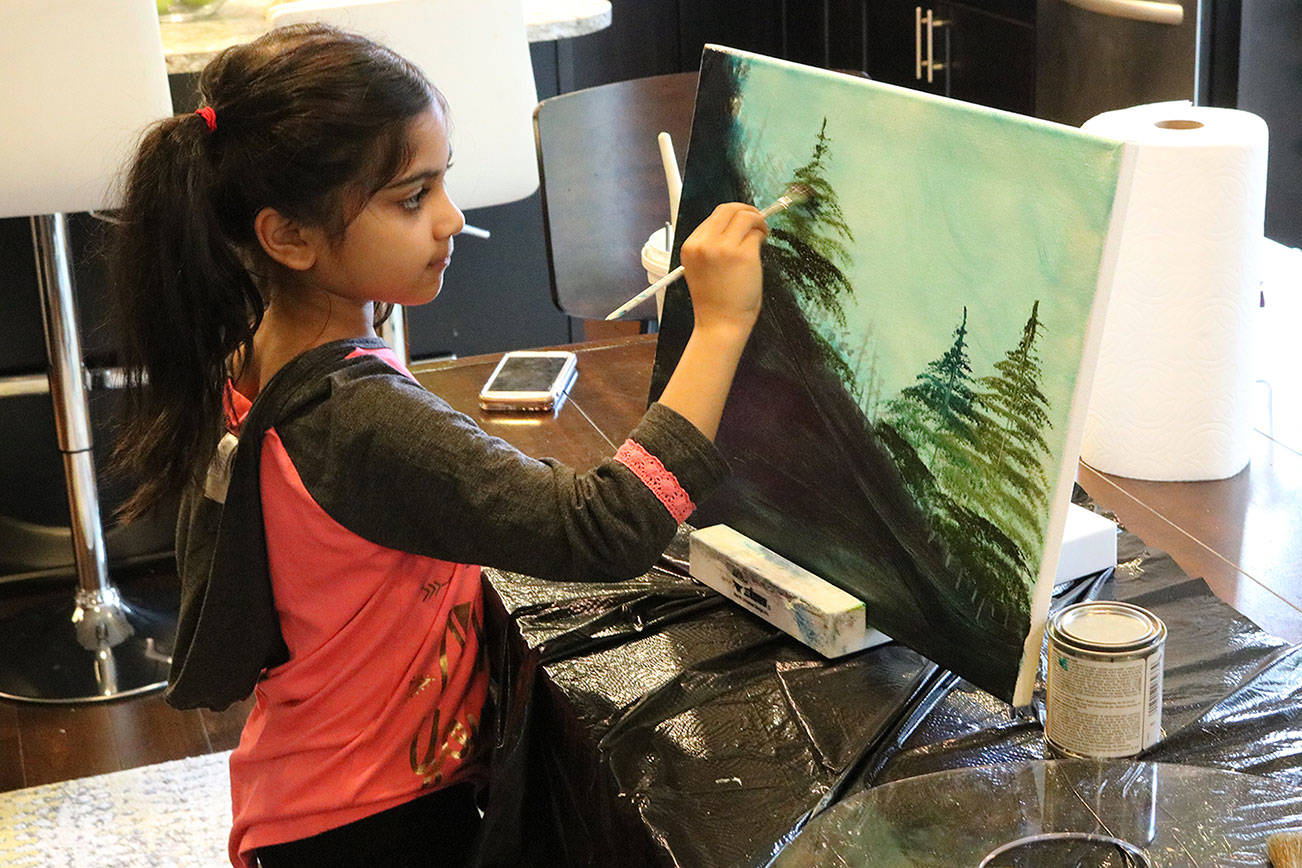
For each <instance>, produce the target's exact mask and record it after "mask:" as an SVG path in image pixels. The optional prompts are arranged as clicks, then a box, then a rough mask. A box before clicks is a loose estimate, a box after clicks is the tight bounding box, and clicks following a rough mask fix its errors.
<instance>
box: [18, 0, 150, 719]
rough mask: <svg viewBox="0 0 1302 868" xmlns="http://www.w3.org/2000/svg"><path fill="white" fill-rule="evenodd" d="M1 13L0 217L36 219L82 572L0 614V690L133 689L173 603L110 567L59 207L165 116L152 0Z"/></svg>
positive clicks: (84, 205) (39, 2)
mask: <svg viewBox="0 0 1302 868" xmlns="http://www.w3.org/2000/svg"><path fill="white" fill-rule="evenodd" d="M0 22H2V23H3V24H4V32H3V33H2V34H0V81H3V82H4V87H3V88H0V129H3V131H4V132H3V134H0V166H3V170H2V171H3V174H0V217H18V216H28V217H31V221H32V237H33V242H34V244H35V248H36V259H37V276H38V284H39V288H40V293H41V307H42V316H43V319H44V327H45V344H46V350H47V353H48V355H49V361H50V369H49V381H50V394H51V396H52V398H53V400H54V414H55V425H56V429H57V435H58V440H59V451H60V452H61V453H62V455H63V464H64V475H65V480H66V485H67V491H68V501H69V506H70V513H71V526H72V537H73V548H74V552H73V554H74V561H75V564H76V573H77V590H76V595H75V597H74V599H73V600H72V605H71V606H69V605H66V604H61V605H58V606H55V607H51V606H45V605H37V606H33V607H30V608H28V609H26V610H24V611H21V612H18V613H16V614H15V615H12V616H10V617H9V618H8V619H7V620H6V621H4V622H3V623H0V696H3V697H6V698H10V699H21V700H29V701H33V702H85V701H92V700H101V699H112V698H116V697H122V696H129V695H133V694H138V693H142V692H145V691H149V690H154V689H157V688H160V687H162V686H164V684H165V683H166V681H167V673H168V670H169V668H170V665H171V658H170V656H169V652H168V650H167V649H168V648H170V645H171V641H172V635H173V633H174V632H175V615H174V613H170V612H159V611H154V610H153V609H152V608H151V607H150V606H149V605H148V603H147V602H146V603H144V604H137V605H134V606H128V605H127V604H126V603H125V602H124V601H123V599H122V597H121V595H120V594H119V592H118V590H117V588H116V587H115V586H114V584H113V582H112V581H111V580H110V578H109V574H108V564H107V559H106V557H105V553H104V535H103V527H102V523H101V518H100V512H99V496H98V489H97V486H96V480H95V466H94V461H93V458H92V455H91V443H92V441H91V431H90V421H89V420H90V416H89V412H88V408H87V401H86V383H85V376H86V375H85V371H84V369H83V367H82V356H81V340H80V336H79V333H78V326H77V314H76V306H75V302H74V299H73V275H72V261H71V253H70V249H69V243H68V230H67V220H66V216H65V215H66V214H68V213H70V212H78V211H92V210H96V209H101V208H106V207H109V206H110V205H111V204H112V199H111V194H110V191H111V189H112V186H113V182H114V181H115V179H116V178H117V176H118V174H119V172H120V171H121V170H122V168H123V166H124V163H125V161H126V160H127V158H128V155H129V154H130V153H131V151H132V150H133V148H134V144H135V141H136V138H137V136H138V135H139V133H140V132H141V131H142V130H143V128H144V127H145V126H146V125H147V124H148V123H149V122H151V121H153V120H155V119H157V118H159V117H162V116H165V115H168V114H171V110H172V104H171V97H170V95H169V92H168V86H167V73H166V69H165V66H164V62H163V48H162V42H161V39H160V36H159V29H158V18H157V12H156V8H155V5H154V4H153V3H152V2H151V0H118V2H114V3H83V2H78V0H6V3H5V8H4V12H3V13H0ZM33 215H36V216H33Z"/></svg>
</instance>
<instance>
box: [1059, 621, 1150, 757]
mask: <svg viewBox="0 0 1302 868" xmlns="http://www.w3.org/2000/svg"><path fill="white" fill-rule="evenodd" d="M1046 634H1047V636H1048V640H1049V651H1048V657H1049V660H1048V675H1047V677H1046V679H1045V680H1046V686H1045V723H1044V735H1045V738H1046V739H1047V740H1048V742H1049V746H1050V747H1051V748H1052V749H1053V750H1054V751H1055V752H1057V753H1059V754H1063V755H1066V756H1072V757H1084V758H1089V759H1105V758H1119V757H1131V756H1134V755H1136V754H1138V753H1139V752H1140V751H1142V750H1144V749H1145V748H1148V747H1150V746H1152V745H1153V744H1154V743H1155V742H1156V741H1157V740H1158V739H1159V738H1160V737H1161V732H1162V657H1163V646H1164V644H1165V642H1166V625H1165V624H1163V623H1162V621H1161V619H1160V618H1158V617H1157V616H1156V615H1154V614H1153V613H1152V612H1149V611H1148V610H1147V609H1142V608H1140V607H1139V606H1135V605H1132V604H1130V603H1118V602H1105V601H1094V602H1087V603H1076V604H1074V605H1071V606H1067V607H1065V608H1063V609H1062V610H1060V611H1058V612H1056V613H1054V614H1053V616H1051V617H1050V619H1049V625H1048V628H1047V629H1046Z"/></svg>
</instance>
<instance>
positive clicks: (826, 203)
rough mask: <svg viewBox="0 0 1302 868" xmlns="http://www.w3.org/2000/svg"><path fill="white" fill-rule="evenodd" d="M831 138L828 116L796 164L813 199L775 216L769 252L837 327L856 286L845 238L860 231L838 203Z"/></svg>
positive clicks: (838, 361) (823, 347) (846, 369)
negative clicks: (829, 164)
mask: <svg viewBox="0 0 1302 868" xmlns="http://www.w3.org/2000/svg"><path fill="white" fill-rule="evenodd" d="M831 142H832V140H831V138H830V137H829V136H828V135H827V118H824V119H823V125H822V128H821V129H819V131H818V136H817V137H816V138H815V140H814V150H813V154H812V155H811V157H810V159H809V162H807V163H805V164H804V165H803V166H801V167H800V168H798V169H796V171H795V172H794V173H793V176H792V183H793V184H801V185H803V186H805V187H807V188H808V190H809V193H810V196H809V199H808V200H807V201H805V202H804V203H802V204H799V205H796V206H795V207H792V208H789V209H787V210H786V211H784V212H783V213H782V216H781V218H780V219H776V220H773V221H771V224H770V225H771V227H772V228H771V229H770V231H769V242H768V244H766V245H765V246H764V256H765V259H766V262H767V263H768V264H769V266H770V267H771V268H773V269H775V270H776V272H777V275H778V279H779V280H782V281H783V282H784V283H785V285H786V286H787V287H789V288H790V289H791V291H792V292H793V293H794V294H795V295H796V297H797V298H799V299H800V300H801V301H803V302H804V303H805V304H808V305H811V306H813V307H815V308H817V309H819V310H821V311H823V312H824V313H826V314H828V315H829V316H830V317H831V318H832V319H833V320H834V321H835V322H836V324H837V326H839V327H842V328H844V326H845V311H844V310H843V309H842V307H841V301H840V298H841V296H843V295H846V294H847V293H849V292H850V290H851V287H850V281H849V280H848V279H847V278H846V276H845V273H844V272H843V271H842V270H841V267H842V266H844V265H846V264H848V263H849V261H850V259H849V253H848V251H847V250H846V246H845V243H846V242H853V241H854V236H853V235H852V234H851V232H850V227H849V225H847V224H846V222H845V215H844V214H842V213H841V206H840V205H839V204H838V203H837V197H836V190H835V189H833V187H832V185H831V183H829V182H828V180H827V177H826V174H825V170H826V167H825V162H824V161H825V160H826V158H827V155H828V150H829V148H830V146H831ZM818 340H819V342H820V345H819V348H820V351H821V354H822V355H823V356H824V361H826V362H827V363H828V364H829V365H831V367H832V368H833V369H834V370H836V371H837V373H838V376H839V377H840V378H841V380H842V382H844V383H846V384H847V385H850V386H853V383H854V376H853V372H852V369H851V368H850V366H849V364H848V363H847V361H846V359H845V358H844V355H843V354H842V353H841V352H838V351H837V349H836V348H835V347H834V346H833V345H832V343H831V342H829V341H828V340H827V339H826V338H824V337H823V336H822V335H819V336H818Z"/></svg>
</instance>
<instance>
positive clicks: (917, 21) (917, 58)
mask: <svg viewBox="0 0 1302 868" xmlns="http://www.w3.org/2000/svg"><path fill="white" fill-rule="evenodd" d="M927 17H928V18H930V17H931V10H930V9H928V10H927ZM913 77H914V79H916V80H917V81H922V7H921V6H914V7H913Z"/></svg>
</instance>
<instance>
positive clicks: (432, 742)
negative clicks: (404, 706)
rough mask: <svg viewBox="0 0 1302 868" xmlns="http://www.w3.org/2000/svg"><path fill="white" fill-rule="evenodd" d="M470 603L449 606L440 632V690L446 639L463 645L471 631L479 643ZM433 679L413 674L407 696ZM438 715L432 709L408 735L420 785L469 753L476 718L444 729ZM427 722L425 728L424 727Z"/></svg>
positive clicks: (432, 782)
mask: <svg viewBox="0 0 1302 868" xmlns="http://www.w3.org/2000/svg"><path fill="white" fill-rule="evenodd" d="M474 615H475V613H474V604H473V603H469V602H467V603H461V604H459V605H456V606H453V607H452V611H451V612H450V613H449V616H448V621H447V629H445V630H444V631H443V637H442V639H441V640H440V642H439V675H440V678H441V681H440V685H441V689H444V690H446V689H447V686H448V642H449V638H451V641H453V642H455V643H456V647H457V648H458V649H464V648H465V647H466V635H467V633H471V632H472V633H473V634H474V636H475V638H476V639H477V640H479V641H480V644H481V646H482V644H483V628H482V627H481V625H480V623H479V619H478V618H476V617H475V616H474ZM433 680H434V679H433V678H431V677H430V676H428V675H423V676H417V677H413V678H412V679H411V681H410V682H409V684H408V693H407V695H408V697H413V696H415V695H416V694H417V693H419V692H420V691H421V690H423V689H424V688H425V687H426V686H428V685H429V684H430V683H431V682H432V681H433ZM440 721H441V716H440V712H439V710H438V709H437V708H436V709H434V712H433V713H432V714H431V715H430V716H429V717H428V718H426V719H425V721H422V722H421V725H420V728H419V729H418V730H417V731H416V734H415V735H413V736H412V738H411V746H410V754H411V770H412V771H413V772H415V773H416V774H418V775H420V776H421V778H422V781H421V783H422V784H423V785H424V786H437V785H438V784H440V783H442V782H443V772H444V770H445V767H446V766H447V764H448V761H449V760H461V759H464V758H466V757H467V756H468V755H469V751H468V746H469V745H471V743H472V742H473V740H474V735H475V730H477V729H478V727H479V720H478V718H477V717H476V716H475V715H473V714H470V715H467V716H466V722H465V723H462V722H461V721H459V720H452V721H450V725H449V726H448V727H447V729H446V731H445V730H443V729H442V728H441V727H440ZM426 723H428V727H426ZM427 728H428V731H429V735H428V737H427V738H426V739H425V749H424V755H423V756H422V752H421V736H422V735H423V734H424V733H425V731H426V729H427Z"/></svg>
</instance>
